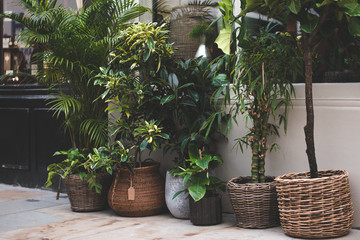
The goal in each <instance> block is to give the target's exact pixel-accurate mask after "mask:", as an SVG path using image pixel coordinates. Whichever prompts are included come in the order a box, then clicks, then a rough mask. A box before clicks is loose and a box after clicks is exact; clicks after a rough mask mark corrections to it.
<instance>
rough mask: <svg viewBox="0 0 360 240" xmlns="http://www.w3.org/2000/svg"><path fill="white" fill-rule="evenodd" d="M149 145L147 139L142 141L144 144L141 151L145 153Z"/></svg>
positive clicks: (141, 145)
mask: <svg viewBox="0 0 360 240" xmlns="http://www.w3.org/2000/svg"><path fill="white" fill-rule="evenodd" d="M148 143H149V142H148V139H145V140H144V141H142V143H141V144H140V150H141V151H144V150H145V148H146V147H147V145H148Z"/></svg>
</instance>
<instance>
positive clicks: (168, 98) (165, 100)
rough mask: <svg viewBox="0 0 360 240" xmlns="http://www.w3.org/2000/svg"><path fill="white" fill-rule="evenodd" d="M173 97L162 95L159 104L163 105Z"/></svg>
mask: <svg viewBox="0 0 360 240" xmlns="http://www.w3.org/2000/svg"><path fill="white" fill-rule="evenodd" d="M174 98H175V96H174V95H169V96H166V97H163V98H162V99H161V101H160V104H161V105H164V104H165V103H168V102H170V101H171V100H173V99H174Z"/></svg>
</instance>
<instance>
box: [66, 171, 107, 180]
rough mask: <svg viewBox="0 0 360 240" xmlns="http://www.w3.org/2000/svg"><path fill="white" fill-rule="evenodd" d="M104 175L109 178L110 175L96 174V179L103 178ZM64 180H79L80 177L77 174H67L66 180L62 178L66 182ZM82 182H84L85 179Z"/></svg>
mask: <svg viewBox="0 0 360 240" xmlns="http://www.w3.org/2000/svg"><path fill="white" fill-rule="evenodd" d="M106 175H109V176H110V174H108V173H104V172H102V173H97V174H96V177H103V176H106ZM66 179H76V180H81V178H80V175H79V174H78V173H72V174H69V175H67V176H66V178H64V180H66ZM83 180H85V178H84V179H83Z"/></svg>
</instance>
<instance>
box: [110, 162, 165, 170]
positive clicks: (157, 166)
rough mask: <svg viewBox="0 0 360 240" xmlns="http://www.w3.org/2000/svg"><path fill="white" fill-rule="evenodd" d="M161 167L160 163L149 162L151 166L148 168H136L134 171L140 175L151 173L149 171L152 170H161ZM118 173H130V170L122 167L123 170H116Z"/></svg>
mask: <svg viewBox="0 0 360 240" xmlns="http://www.w3.org/2000/svg"><path fill="white" fill-rule="evenodd" d="M159 167H160V163H159V162H155V161H154V162H149V165H147V166H144V167H135V168H133V170H134V172H138V173H141V172H147V171H149V170H151V169H154V168H155V169H157V168H159ZM116 171H117V172H118V173H120V172H121V171H127V172H129V169H127V168H125V167H122V168H118V169H116Z"/></svg>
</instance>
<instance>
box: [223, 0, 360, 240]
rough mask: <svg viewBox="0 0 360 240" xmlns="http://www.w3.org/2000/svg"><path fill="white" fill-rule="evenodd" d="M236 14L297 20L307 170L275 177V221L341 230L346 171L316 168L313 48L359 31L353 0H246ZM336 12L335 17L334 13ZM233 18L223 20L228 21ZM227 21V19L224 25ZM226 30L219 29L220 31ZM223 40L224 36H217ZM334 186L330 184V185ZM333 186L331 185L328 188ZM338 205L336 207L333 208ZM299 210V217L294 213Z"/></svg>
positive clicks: (305, 234) (298, 232)
mask: <svg viewBox="0 0 360 240" xmlns="http://www.w3.org/2000/svg"><path fill="white" fill-rule="evenodd" d="M247 3H248V4H247V5H246V6H243V8H242V9H244V10H243V11H242V12H241V13H240V15H239V16H243V15H244V14H246V13H247V12H250V11H259V12H262V13H264V14H267V15H269V17H273V18H276V19H279V20H280V21H283V22H286V21H287V19H293V20H296V21H298V22H299V23H300V29H301V41H300V43H301V44H300V48H301V50H302V53H303V57H304V75H305V99H306V126H305V128H304V132H305V140H306V146H307V149H306V153H307V156H308V162H309V166H310V172H301V173H291V174H285V175H283V176H280V177H278V178H277V179H276V187H277V194H278V202H279V210H280V219H281V225H282V228H283V230H284V232H285V233H286V234H287V235H290V236H293V237H302V238H332V237H339V236H343V235H345V234H347V233H348V232H349V231H350V229H351V226H352V222H353V213H354V211H353V205H352V202H351V197H350V186H349V179H348V173H347V172H346V171H343V170H325V171H318V169H317V162H316V157H315V144H314V106H313V96H312V80H313V67H312V61H313V56H314V53H315V52H316V51H317V49H318V47H319V43H320V41H321V40H322V39H324V38H327V37H332V36H333V35H334V34H336V33H338V32H341V34H339V37H340V38H338V41H340V40H341V39H342V37H344V40H345V39H346V40H347V41H348V40H349V39H350V38H352V37H353V36H360V24H359V21H358V17H357V16H358V14H359V11H358V9H359V3H358V2H357V1H320V2H319V1H284V2H282V3H281V4H274V3H275V1H247ZM336 16H337V17H336ZM232 21H233V20H231V21H228V23H231V22H232ZM229 28H231V24H228V29H229ZM227 31H228V30H224V32H223V33H226V32H227ZM222 40H223V43H225V42H228V41H227V40H225V38H224V37H223V38H222ZM335 186H336V187H335ZM334 187H335V189H336V190H335V189H334ZM339 209H341V210H339ZM299 216H301V217H299Z"/></svg>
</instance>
